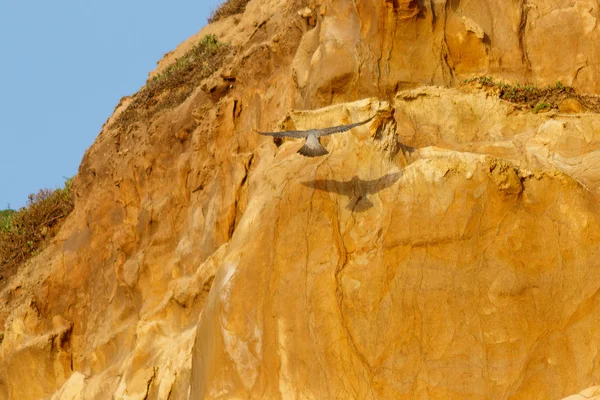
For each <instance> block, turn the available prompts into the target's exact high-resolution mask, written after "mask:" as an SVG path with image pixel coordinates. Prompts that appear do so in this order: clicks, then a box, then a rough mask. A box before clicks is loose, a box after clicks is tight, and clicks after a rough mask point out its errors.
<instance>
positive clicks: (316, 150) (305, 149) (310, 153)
mask: <svg viewBox="0 0 600 400" xmlns="http://www.w3.org/2000/svg"><path fill="white" fill-rule="evenodd" d="M317 144H318V146H309V144H308V143H306V144H305V145H304V146H302V147H301V148H300V150H298V153H300V154H302V155H303V156H305V157H320V156H324V155H325V154H329V152H328V151H327V149H325V147H323V146H322V145H321V143H317Z"/></svg>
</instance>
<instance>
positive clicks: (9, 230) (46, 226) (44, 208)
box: [0, 179, 73, 277]
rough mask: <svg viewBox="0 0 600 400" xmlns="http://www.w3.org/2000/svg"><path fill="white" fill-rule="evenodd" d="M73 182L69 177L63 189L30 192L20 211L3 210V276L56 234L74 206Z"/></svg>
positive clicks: (0, 239)
mask: <svg viewBox="0 0 600 400" xmlns="http://www.w3.org/2000/svg"><path fill="white" fill-rule="evenodd" d="M71 182H72V179H68V180H67V181H66V182H65V187H64V188H62V189H57V190H50V189H42V190H40V191H39V192H38V193H37V194H30V195H29V201H28V202H27V206H26V207H23V208H21V209H20V210H18V211H14V210H3V211H1V212H0V276H2V277H5V276H7V275H10V274H11V273H12V272H14V271H15V270H16V268H17V267H18V265H19V264H21V263H22V262H24V261H25V260H27V259H28V258H29V257H31V256H34V255H36V254H37V253H38V252H39V251H41V250H42V248H43V247H44V244H45V243H46V242H47V241H48V240H49V239H51V238H53V237H54V235H56V233H57V232H58V229H59V227H60V225H61V223H62V221H64V219H65V218H66V217H67V215H69V213H70V212H71V211H72V210H73V199H72V196H71Z"/></svg>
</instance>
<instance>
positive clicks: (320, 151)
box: [254, 115, 375, 157]
mask: <svg viewBox="0 0 600 400" xmlns="http://www.w3.org/2000/svg"><path fill="white" fill-rule="evenodd" d="M373 118H375V115H373V116H372V117H371V118H369V119H366V120H364V121H362V122H357V123H355V124H348V125H339V126H332V127H330V128H322V129H309V130H307V131H283V132H259V131H257V130H256V129H255V130H254V132H256V133H259V134H261V135H266V136H273V137H276V138H284V137H290V138H296V139H300V138H304V139H306V143H305V144H304V146H302V148H301V149H300V150H298V153H300V154H302V155H303V156H306V157H318V156H324V155H325V154H328V153H329V152H328V151H327V150H326V149H325V147H323V145H321V139H320V138H321V136H328V135H333V134H334V133H339V132H346V131H349V130H350V129H352V128H356V127H357V126H360V125H363V124H366V123H367V122H369V121H370V120H372V119H373Z"/></svg>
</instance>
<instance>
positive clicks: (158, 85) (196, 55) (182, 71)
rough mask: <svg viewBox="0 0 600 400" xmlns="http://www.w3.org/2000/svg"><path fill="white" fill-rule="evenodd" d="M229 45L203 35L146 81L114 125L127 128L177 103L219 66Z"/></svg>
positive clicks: (211, 36)
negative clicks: (188, 49) (181, 54)
mask: <svg viewBox="0 0 600 400" xmlns="http://www.w3.org/2000/svg"><path fill="white" fill-rule="evenodd" d="M230 50H231V48H230V46H228V45H227V44H225V43H221V42H219V41H218V40H217V37H216V36H215V35H206V36H204V37H203V38H202V39H200V41H199V42H198V43H197V44H196V45H195V46H194V47H193V48H192V49H191V50H190V51H188V52H187V53H186V54H184V55H183V56H181V57H179V58H178V59H177V60H175V62H174V63H173V64H171V65H169V66H168V67H166V68H165V69H164V70H163V71H161V72H160V73H159V74H157V75H156V76H155V77H154V78H152V79H151V80H149V81H148V82H147V83H146V86H144V87H143V88H142V89H141V90H140V91H139V92H137V93H136V94H135V95H134V96H133V101H132V102H131V103H130V104H129V106H128V107H127V108H126V109H125V110H124V111H123V112H122V113H121V114H120V115H119V116H118V117H117V119H116V121H115V122H116V124H117V125H121V126H124V125H130V124H132V123H134V122H136V121H138V120H140V119H143V118H150V117H151V116H152V115H154V114H155V113H157V112H158V111H160V110H162V109H165V108H173V107H176V106H178V105H179V104H181V103H182V102H183V101H184V100H185V99H186V98H187V97H188V96H189V95H190V94H192V92H193V91H194V89H195V88H196V87H198V86H199V85H200V82H202V80H203V79H206V78H208V77H209V76H210V75H212V74H213V73H214V72H215V71H217V70H218V69H219V68H221V66H222V65H223V62H224V61H225V57H226V56H227V54H229V51H230Z"/></svg>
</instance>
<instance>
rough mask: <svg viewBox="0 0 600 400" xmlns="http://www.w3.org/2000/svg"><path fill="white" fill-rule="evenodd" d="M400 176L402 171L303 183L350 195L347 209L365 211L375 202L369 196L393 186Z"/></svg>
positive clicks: (319, 188) (314, 187)
mask: <svg viewBox="0 0 600 400" xmlns="http://www.w3.org/2000/svg"><path fill="white" fill-rule="evenodd" d="M400 177H402V172H394V173H391V174H387V175H384V176H382V177H381V178H379V179H373V180H364V179H360V178H359V177H358V176H356V175H355V176H354V177H352V179H350V180H349V181H337V180H335V179H317V180H313V181H308V182H301V183H302V185H304V186H308V187H311V188H313V189H317V190H322V191H324V192H329V193H337V194H339V195H341V196H346V197H349V198H350V202H349V203H348V204H347V205H346V209H347V210H350V211H354V212H363V211H366V210H368V209H369V208H371V207H373V203H372V202H371V200H369V198H368V196H369V195H371V194H375V193H377V192H380V191H381V190H383V189H385V188H388V187H390V186H392V185H393V184H394V183H396V181H398V179H400Z"/></svg>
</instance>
